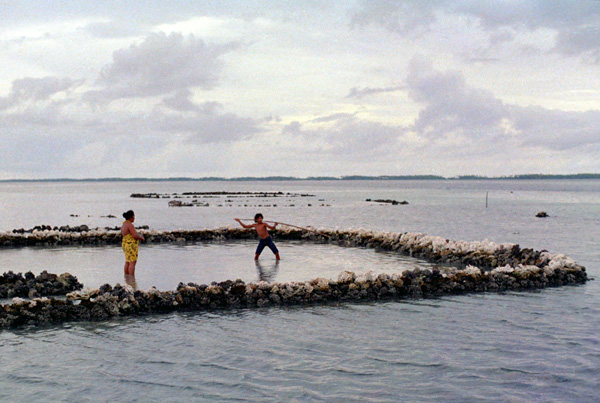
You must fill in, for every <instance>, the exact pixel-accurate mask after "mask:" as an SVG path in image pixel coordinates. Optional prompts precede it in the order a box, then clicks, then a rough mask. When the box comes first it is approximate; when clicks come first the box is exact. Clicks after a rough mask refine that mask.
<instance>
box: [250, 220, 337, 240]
mask: <svg viewBox="0 0 600 403" xmlns="http://www.w3.org/2000/svg"><path fill="white" fill-rule="evenodd" d="M240 220H244V221H254V218H240ZM263 222H270V223H277V224H281V225H285V226H286V227H293V228H298V229H301V230H304V231H309V232H315V233H317V234H319V235H323V236H326V237H328V238H331V237H330V236H329V235H326V234H322V233H320V232H319V231H316V230H314V229H310V228H304V227H299V226H297V225H293V224H286V223H284V222H281V221H267V220H263Z"/></svg>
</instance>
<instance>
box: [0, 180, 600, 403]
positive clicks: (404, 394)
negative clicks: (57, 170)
mask: <svg viewBox="0 0 600 403" xmlns="http://www.w3.org/2000/svg"><path fill="white" fill-rule="evenodd" d="M210 191H228V192H254V191H282V192H290V193H302V194H310V195H312V196H306V197H291V196H290V197H281V198H277V200H268V201H265V200H261V199H259V198H251V197H240V198H233V197H231V198H225V197H223V198H213V199H206V200H207V202H208V203H209V206H208V207H180V208H173V207H168V199H133V198H130V197H129V195H130V194H131V193H148V192H156V193H163V194H173V193H179V194H181V193H183V192H210ZM486 192H487V193H488V196H489V197H488V207H487V208H486V206H485V199H486ZM368 198H370V199H396V200H407V201H408V202H409V204H408V205H395V206H394V205H389V204H379V203H373V202H367V201H365V200H366V199H368ZM227 200H230V201H227ZM274 204H277V206H274ZM259 205H260V206H259ZM130 208H131V209H133V210H135V212H136V218H137V220H136V225H138V226H139V225H148V226H149V227H150V228H151V229H157V230H173V229H179V228H181V229H199V228H215V227H219V226H226V225H234V224H236V223H235V222H234V221H233V218H234V217H243V218H247V217H252V216H253V215H254V214H255V213H256V212H257V211H260V212H262V213H263V214H264V215H265V219H273V220H281V221H283V222H288V223H292V224H296V225H301V226H309V225H310V226H313V227H317V228H318V227H323V228H340V229H341V228H344V229H347V228H364V229H372V230H384V231H393V232H405V231H410V232H423V233H427V234H431V235H440V236H444V237H447V238H452V239H462V240H483V239H489V240H491V241H494V242H497V243H501V242H513V243H519V244H520V245H521V246H522V247H533V248H536V249H547V250H549V251H551V252H560V253H565V254H567V255H569V256H571V257H573V258H574V259H575V260H577V262H578V263H580V264H583V265H585V266H586V267H587V270H588V275H589V276H590V277H592V278H594V277H597V276H598V275H599V274H600V248H599V247H598V245H599V243H600V181H593V180H591V181H587V180H577V181H565V180H556V181H551V180H543V181H542V180H535V181H524V180H521V181H511V180H497V181H496V180H493V181H492V180H489V181H298V182H295V181H294V182H168V181H165V182H44V183H0V230H12V229H13V228H32V227H33V226H35V225H40V224H47V225H52V226H61V225H66V224H69V225H80V224H87V225H89V226H91V227H114V226H118V225H120V223H121V220H120V219H118V218H108V217H106V216H108V215H114V216H117V217H120V214H121V213H122V212H123V211H125V210H127V209H130ZM538 211H546V212H547V213H548V214H549V215H550V217H548V218H545V219H542V218H536V217H535V214H536V213H537V212H538ZM276 242H277V243H278V246H279V247H280V249H281V251H282V257H283V260H282V262H281V263H280V264H279V265H275V262H274V260H273V257H272V255H271V253H270V251H268V250H266V251H265V252H264V254H263V256H262V257H261V263H260V266H256V265H255V264H254V262H253V261H252V255H253V251H254V247H255V244H254V243H253V242H246V241H244V242H229V243H227V242H226V243H211V244H187V245H184V244H171V245H142V246H141V247H140V261H139V263H138V269H137V275H136V282H137V287H139V288H142V289H147V288H148V287H150V286H157V287H158V288H159V289H163V290H164V289H173V288H175V286H176V285H177V283H179V282H180V281H182V282H190V281H191V282H198V283H202V282H204V283H208V282H210V281H221V280H223V279H226V278H231V279H235V278H242V279H243V280H244V281H257V280H259V279H260V278H263V279H266V280H268V281H293V280H299V281H304V280H307V279H310V278H314V277H333V278H335V277H336V276H337V273H339V272H340V271H342V270H346V269H349V270H352V271H355V272H359V271H367V270H374V271H376V272H393V271H396V270H398V271H402V270H405V269H407V268H408V269H410V268H411V267H421V266H426V265H428V263H426V262H423V261H417V260H413V259H408V258H405V257H401V256H397V255H395V254H391V253H380V252H376V251H373V250H365V249H360V248H341V247H338V246H333V245H322V244H312V243H301V242H279V241H277V240H276ZM44 269H48V270H49V271H52V272H56V273H61V272H64V271H69V272H71V273H73V274H75V275H76V276H77V277H78V278H79V279H80V281H82V282H83V283H84V284H85V285H87V286H98V285H100V284H102V283H105V282H108V283H111V284H114V283H116V282H121V283H123V282H124V279H123V275H122V252H121V251H120V249H119V248H118V247H89V248H81V247H64V248H25V249H0V270H1V271H2V272H3V271H7V270H13V271H21V272H23V271H27V270H32V271H34V272H39V271H41V270H44ZM598 391H600V285H599V282H598V281H590V282H588V283H587V284H586V285H583V286H578V287H562V288H555V289H546V290H542V291H536V292H508V293H501V294H493V293H490V294H478V295H464V296H451V297H444V298H439V299H427V300H417V301H402V302H384V303H363V304H354V303H344V304H332V305H325V306H309V307H294V308H266V309H252V310H237V311H222V312H211V313H206V312H203V313H186V314H181V313H177V314H170V315H158V316H148V317H138V318H131V317H128V318H119V319H115V320H111V321H107V322H102V323H70V324H64V325H60V326H53V327H47V328H41V329H20V330H12V331H2V332H0V401H73V400H78V401H156V402H163V401H182V400H192V401H236V400H237V401H261V402H263V401H267V402H270V401H272V402H290V401H328V402H331V401H333V402H336V401H340V402H347V401H350V402H352V401H356V402H387V401H431V402H437V401H489V400H499V401H511V402H530V401H595V400H596V399H597V394H598Z"/></svg>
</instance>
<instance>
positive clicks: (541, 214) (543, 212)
mask: <svg viewBox="0 0 600 403" xmlns="http://www.w3.org/2000/svg"><path fill="white" fill-rule="evenodd" d="M535 216H536V217H542V218H543V217H549V216H548V213H546V212H545V211H540V212H539V213H537V214H536V215H535Z"/></svg>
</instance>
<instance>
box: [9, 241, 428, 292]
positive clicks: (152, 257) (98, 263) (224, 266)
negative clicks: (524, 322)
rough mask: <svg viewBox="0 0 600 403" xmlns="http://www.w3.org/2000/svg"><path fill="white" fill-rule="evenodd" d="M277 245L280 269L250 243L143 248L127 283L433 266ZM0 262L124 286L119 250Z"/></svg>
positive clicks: (359, 251)
mask: <svg viewBox="0 0 600 403" xmlns="http://www.w3.org/2000/svg"><path fill="white" fill-rule="evenodd" d="M276 244H277V247H278V249H279V251H280V254H281V261H279V263H277V262H276V260H275V256H274V255H273V253H272V252H271V251H270V250H269V249H268V248H266V249H265V250H264V251H263V253H262V255H261V257H260V259H259V261H258V262H255V261H254V251H255V249H256V245H257V242H255V241H231V242H218V243H214V242H211V243H189V244H159V245H150V244H142V245H141V246H140V252H139V260H138V263H137V267H136V275H135V283H133V279H130V278H129V279H127V282H128V283H131V285H134V286H135V287H137V288H139V289H148V288H149V287H152V286H155V287H157V288H158V289H160V290H172V289H175V288H176V287H177V284H179V283H180V282H183V283H188V282H194V283H198V284H210V283H211V282H212V281H224V280H235V279H238V278H240V279H242V280H244V281H246V282H257V281H260V280H264V281H269V282H272V281H277V282H286V281H306V280H311V279H314V278H317V277H324V278H330V279H337V276H338V274H339V273H340V272H341V271H343V270H349V271H353V272H355V273H363V272H366V271H369V270H373V271H374V272H375V273H376V274H379V273H388V274H391V273H401V272H402V271H404V270H413V269H415V268H421V269H423V268H431V267H434V266H435V265H434V264H432V263H429V262H427V261H424V260H420V259H414V258H411V257H407V256H403V255H400V254H398V253H395V252H383V251H376V250H373V249H365V248H355V247H341V246H337V245H329V244H315V243H306V242H301V241H278V242H276ZM0 262H2V263H0V264H1V266H0V272H5V271H8V270H12V271H14V272H17V273H18V272H22V273H24V272H27V271H32V272H33V273H34V274H39V273H41V272H42V271H43V270H47V271H49V272H51V273H57V274H58V273H64V272H69V273H71V274H73V275H75V276H77V278H78V279H79V281H80V282H81V283H83V284H84V286H86V287H98V286H100V285H102V284H105V283H109V284H112V285H114V284H116V283H121V284H123V283H124V282H126V281H125V280H126V279H125V277H124V274H123V264H124V255H123V251H122V250H121V247H120V246H103V247H56V248H37V247H35V248H22V249H5V250H0Z"/></svg>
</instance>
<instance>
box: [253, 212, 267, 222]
mask: <svg viewBox="0 0 600 403" xmlns="http://www.w3.org/2000/svg"><path fill="white" fill-rule="evenodd" d="M259 218H265V217H263V215H262V214H261V213H258V214H256V215H255V216H254V221H256V220H258V219H259Z"/></svg>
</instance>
